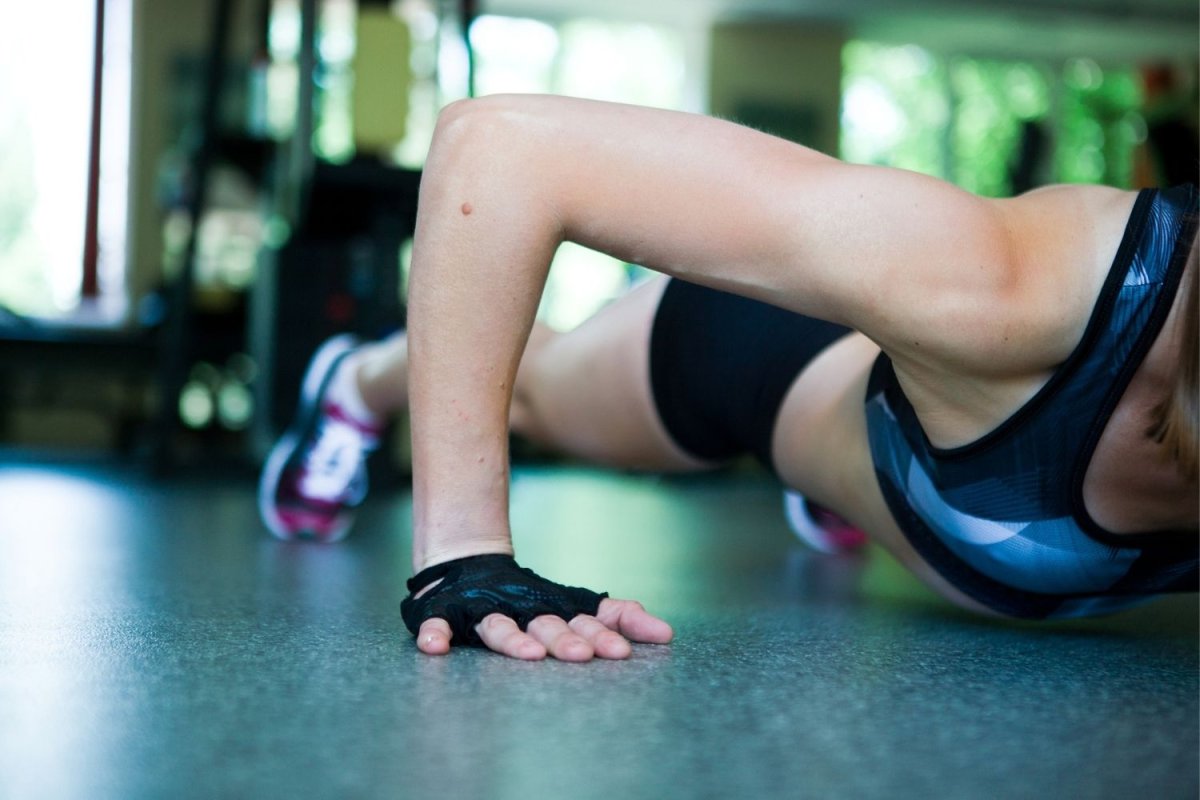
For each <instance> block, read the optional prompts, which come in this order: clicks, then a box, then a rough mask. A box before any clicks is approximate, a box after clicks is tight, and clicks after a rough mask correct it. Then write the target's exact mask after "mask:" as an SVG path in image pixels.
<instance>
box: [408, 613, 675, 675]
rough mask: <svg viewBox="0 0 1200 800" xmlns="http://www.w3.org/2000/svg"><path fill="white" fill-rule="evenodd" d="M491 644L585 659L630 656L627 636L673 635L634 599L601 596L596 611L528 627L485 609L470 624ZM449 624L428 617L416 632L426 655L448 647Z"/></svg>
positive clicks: (530, 654) (521, 655) (517, 652)
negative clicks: (479, 619)
mask: <svg viewBox="0 0 1200 800" xmlns="http://www.w3.org/2000/svg"><path fill="white" fill-rule="evenodd" d="M475 631H476V633H478V634H479V638H480V639H482V640H483V643H484V644H485V645H486V646H487V647H488V648H489V649H491V650H494V651H496V652H497V653H500V654H502V655H506V656H509V657H510V658H518V659H521V660H523V661H537V660H540V659H543V658H545V657H546V656H547V655H549V656H552V657H554V658H557V659H559V660H560V661H590V660H591V659H592V658H593V657H599V658H605V659H624V658H629V656H630V655H631V653H632V652H633V650H632V648H631V647H630V645H629V642H630V641H634V642H646V643H652V644H667V643H668V642H670V641H671V639H672V638H673V637H674V635H675V634H674V631H672V630H671V626H670V625H668V624H667V623H666V622H664V621H663V620H661V619H659V618H658V617H656V616H654V615H653V614H651V613H650V612H648V611H646V609H645V608H644V607H643V606H642V604H641V603H638V602H636V601H633V600H613V599H611V598H605V599H604V600H602V601H600V607H599V609H598V610H597V612H596V616H594V617H593V616H590V615H587V614H580V615H578V616H577V617H575V618H574V619H572V620H571V621H570V622H569V623H568V622H566V621H565V620H563V619H562V618H560V617H555V616H551V615H546V616H541V617H537V618H535V619H534V620H533V621H532V622H530V623H529V626H528V630H527V631H522V630H521V629H520V628H519V627H518V626H517V623H516V622H514V621H513V620H512V619H511V618H509V617H506V616H504V615H503V614H489V615H488V616H487V617H485V618H484V620H483V622H481V623H479V625H478V626H476V628H475ZM452 635H453V634H452V633H451V631H450V625H449V624H448V623H447V622H446V621H445V620H443V619H437V618H434V619H427V620H425V622H423V623H422V624H421V628H420V630H419V632H418V634H417V647H418V648H419V649H420V650H421V652H423V653H426V654H428V655H443V654H445V653H447V652H449V650H450V639H451V637H452Z"/></svg>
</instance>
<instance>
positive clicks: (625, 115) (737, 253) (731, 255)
mask: <svg viewBox="0 0 1200 800" xmlns="http://www.w3.org/2000/svg"><path fill="white" fill-rule="evenodd" d="M502 102H503V101H502ZM518 108H520V109H521V110H519V111H518V112H517V114H518V116H521V117H523V118H524V122H523V124H522V125H520V126H519V127H520V128H521V130H522V131H524V134H525V135H524V136H523V137H522V141H521V143H520V146H521V147H523V148H528V152H529V158H530V161H529V162H528V163H529V166H528V169H529V170H531V171H535V172H536V173H538V174H539V175H540V176H541V177H542V178H543V179H549V180H548V183H550V184H551V185H553V186H554V187H555V188H554V189H553V197H552V198H550V199H551V203H552V206H553V207H554V209H555V213H556V214H558V215H559V217H560V218H561V222H562V225H563V235H564V237H565V238H568V239H571V240H573V241H576V242H579V243H580V244H583V245H585V246H589V247H594V248H596V249H599V250H603V251H605V252H608V253H610V254H612V255H614V256H617V257H619V258H623V259H626V260H628V261H631V262H633V263H638V264H643V265H645V266H648V267H651V268H654V269H657V270H660V271H663V272H666V273H668V274H671V275H675V276H677V277H680V278H684V279H687V280H691V281H694V282H696V283H701V284H705V285H709V286H713V287H715V288H720V289H725V290H729V291H733V292H736V293H739V294H743V295H747V296H750V297H754V298H756V299H760V300H764V301H767V302H770V303H773V304H775V305H779V306H783V307H786V308H790V309H792V310H795V311H799V312H801V313H805V314H809V315H812V316H817V317H822V318H825V319H830V320H833V321H836V322H841V323H844V324H848V325H850V326H852V327H854V328H856V329H858V330H860V331H862V332H864V333H866V334H867V335H868V336H870V337H871V338H873V339H875V340H876V341H877V342H879V343H880V344H881V345H883V346H884V347H885V348H887V349H896V348H901V349H903V348H907V347H909V346H910V345H912V344H915V345H916V346H918V347H920V346H923V345H924V344H925V343H924V342H922V339H926V338H929V339H938V338H945V337H941V336H940V335H939V333H940V331H941V330H951V329H953V328H955V327H956V326H957V325H958V324H959V323H960V322H961V319H962V316H963V314H964V312H965V310H967V309H968V308H969V306H970V305H971V303H970V298H972V297H977V296H978V295H979V292H980V291H981V290H983V291H994V290H997V289H1003V288H1004V287H1003V284H1004V282H1005V281H1006V280H1008V279H1009V277H1010V271H1009V269H1008V266H1009V264H1010V262H1011V259H1012V251H1011V249H1010V247H1009V235H1008V231H1007V229H1006V225H1005V218H1004V215H1003V214H1001V213H1000V212H999V211H998V209H997V207H996V205H995V204H994V201H989V200H985V199H982V198H979V197H976V196H974V195H972V194H970V193H967V192H964V191H962V190H960V189H958V188H956V187H954V186H952V185H950V184H947V183H945V182H943V181H939V180H937V179H934V178H930V177H928V176H923V175H919V174H916V173H912V172H906V171H903V170H896V169H889V168H881V167H869V166H855V165H849V164H845V163H843V162H841V161H838V160H837V159H834V158H830V157H828V156H825V155H822V154H820V153H817V152H815V151H813V150H810V149H808V148H804V147H802V146H800V145H796V144H794V143H791V142H787V141H784V140H782V139H778V138H776V137H772V136H768V135H766V134H763V133H761V132H758V131H754V130H751V129H748V128H745V127H742V126H738V125H734V124H732V123H728V122H724V121H721V120H716V119H712V118H708V117H702V116H696V115H690V114H680V113H676V112H667V111H660V110H655V109H645V108H637V107H630V106H619V105H612V104H602V103H593V102H589V101H580V100H571V99H566V98H526V99H524V100H522V101H520V103H519V104H518Z"/></svg>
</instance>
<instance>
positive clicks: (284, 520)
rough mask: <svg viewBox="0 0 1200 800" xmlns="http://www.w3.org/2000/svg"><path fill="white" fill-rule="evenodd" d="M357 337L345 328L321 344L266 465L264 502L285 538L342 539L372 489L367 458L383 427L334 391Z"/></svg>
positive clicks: (267, 518)
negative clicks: (295, 406)
mask: <svg viewBox="0 0 1200 800" xmlns="http://www.w3.org/2000/svg"><path fill="white" fill-rule="evenodd" d="M358 344H359V343H358V340H357V339H355V338H354V337H353V336H350V335H348V334H343V335H341V336H335V337H334V338H332V339H330V340H328V341H327V342H325V344H323V345H322V346H321V347H320V349H318V350H317V352H316V354H315V355H314V356H313V358H312V361H311V362H309V365H308V370H307V371H306V372H305V374H304V384H303V387H302V389H301V395H300V406H299V408H298V410H297V411H296V417H295V419H294V420H293V421H292V426H291V427H290V428H288V430H287V433H285V434H284V435H283V438H281V439H280V440H279V442H278V443H277V444H276V445H275V447H274V448H273V449H272V450H271V454H270V455H269V456H268V457H267V462H266V466H264V467H263V472H262V477H261V479H260V480H259V485H258V508H259V512H260V513H261V514H262V518H263V522H265V523H266V525H267V527H268V528H269V529H270V530H271V533H273V534H274V535H275V536H277V537H279V538H280V539H297V538H310V539H315V540H317V541H320V542H336V541H338V540H340V539H342V538H343V537H345V535H346V534H347V533H349V532H350V526H351V525H352V524H353V523H354V511H355V508H356V507H357V506H358V505H359V503H361V502H362V500H363V498H364V497H365V496H366V493H367V469H366V466H367V465H366V459H367V456H368V455H369V454H370V453H371V451H372V450H374V449H375V448H376V447H378V445H379V437H380V433H381V429H380V426H379V425H378V424H372V423H368V422H363V421H362V420H360V419H356V418H355V417H354V416H352V415H351V414H349V413H347V411H346V408H345V404H344V403H339V402H338V401H337V396H336V395H337V392H336V391H333V389H335V388H336V387H337V382H336V381H335V380H334V378H335V377H336V375H337V368H338V367H339V366H340V365H341V364H342V363H343V362H344V361H345V358H346V356H348V355H350V354H351V353H352V352H354V349H355V348H356V347H357V346H358Z"/></svg>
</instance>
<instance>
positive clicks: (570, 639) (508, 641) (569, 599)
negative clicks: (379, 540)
mask: <svg viewBox="0 0 1200 800" xmlns="http://www.w3.org/2000/svg"><path fill="white" fill-rule="evenodd" d="M408 589H409V591H410V594H409V596H408V597H407V598H405V600H404V602H403V603H401V605H400V612H401V614H402V616H403V617H404V622H405V624H406V625H407V626H408V629H409V630H410V631H412V632H413V634H414V635H416V636H417V646H418V647H419V648H420V649H421V651H422V652H425V653H428V654H430V655H440V654H442V653H445V652H447V651H448V650H449V649H450V646H451V643H452V642H453V643H454V644H465V645H473V646H479V647H488V648H490V649H492V650H495V651H496V652H498V653H502V654H504V655H508V656H511V657H513V658H521V659H530V660H536V659H541V658H545V657H546V656H547V655H550V656H553V657H554V658H558V659H561V660H564V661H589V660H591V659H592V658H593V657H596V656H598V657H600V658H627V657H628V656H629V654H630V652H631V649H630V646H629V641H630V640H632V641H635V642H654V643H666V642H669V641H670V640H671V637H672V635H673V634H672V631H671V628H670V626H669V625H667V624H666V623H665V622H663V621H662V620H660V619H658V618H657V617H654V616H652V615H651V614H649V613H648V612H647V611H646V610H645V609H644V608H642V606H641V605H640V604H639V603H636V602H633V601H630V600H612V599H609V598H608V597H607V596H606V595H602V594H597V593H596V592H592V591H590V590H588V589H581V588H578V587H573V586H563V585H562V584H559V583H555V582H553V581H549V580H547V579H545V578H543V577H541V576H540V575H538V574H537V573H535V572H533V571H532V570H529V569H526V568H523V567H521V566H519V565H518V564H517V562H516V561H515V560H513V558H512V556H508V555H480V556H471V557H468V558H461V559H456V560H454V561H450V562H446V563H444V564H439V565H435V566H433V567H430V568H428V569H426V570H423V571H422V572H421V573H420V574H418V575H416V576H414V577H413V578H412V579H411V580H409V582H408Z"/></svg>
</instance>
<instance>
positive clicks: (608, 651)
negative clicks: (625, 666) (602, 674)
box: [568, 614, 633, 659]
mask: <svg viewBox="0 0 1200 800" xmlns="http://www.w3.org/2000/svg"><path fill="white" fill-rule="evenodd" d="M568 624H569V625H570V628H571V630H573V631H575V632H576V633H578V634H579V635H580V636H582V637H583V638H584V639H586V640H587V642H588V643H589V644H590V645H591V646H592V650H593V651H594V652H595V654H596V655H597V656H599V657H600V658H612V659H622V658H629V656H630V655H631V654H632V653H633V648H632V647H630V646H629V642H627V641H626V640H625V637H624V636H622V635H621V634H619V633H617V632H616V631H614V630H609V629H608V628H607V627H605V625H604V623H603V622H601V621H600V620H598V619H596V618H595V617H592V616H588V615H587V614H580V615H579V616H578V617H576V618H575V619H573V620H571V621H570V623H568Z"/></svg>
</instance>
